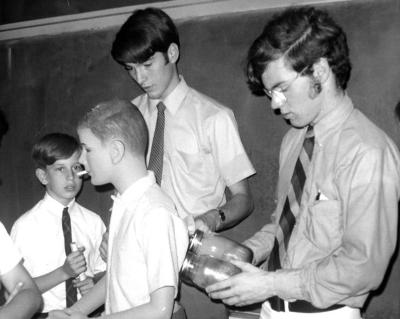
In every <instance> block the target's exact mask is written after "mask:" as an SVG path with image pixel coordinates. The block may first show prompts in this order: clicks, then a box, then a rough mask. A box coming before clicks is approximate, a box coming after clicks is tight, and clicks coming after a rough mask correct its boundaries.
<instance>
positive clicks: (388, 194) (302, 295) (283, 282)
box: [275, 148, 400, 308]
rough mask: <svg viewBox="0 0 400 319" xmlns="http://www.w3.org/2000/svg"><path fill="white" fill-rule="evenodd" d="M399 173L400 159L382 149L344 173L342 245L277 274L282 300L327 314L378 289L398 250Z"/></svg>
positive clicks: (340, 183) (345, 168) (339, 185)
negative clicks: (298, 301)
mask: <svg viewBox="0 0 400 319" xmlns="http://www.w3.org/2000/svg"><path fill="white" fill-rule="evenodd" d="M398 172H399V169H398V165H397V159H396V156H395V155H393V153H392V152H391V151H390V149H389V150H388V149H386V150H381V149H377V148H374V149H372V148H370V149H367V150H365V151H363V152H360V153H359V154H357V156H356V157H355V158H354V159H353V160H352V161H351V163H349V164H348V165H346V166H343V167H341V168H339V170H338V171H337V173H336V180H337V189H338V190H339V196H340V198H338V199H337V200H338V201H339V203H340V205H339V207H340V209H341V210H342V216H343V234H341V245H340V246H339V247H338V249H336V250H335V251H334V252H333V253H331V254H330V255H328V256H327V257H325V258H323V259H320V260H316V261H314V262H312V263H311V264H308V265H307V266H305V267H303V268H302V269H296V270H289V271H288V270H284V271H282V272H281V276H280V275H279V273H278V274H277V276H276V278H275V281H276V283H275V287H276V290H277V291H276V293H277V294H278V295H279V296H280V297H282V298H287V299H290V298H295V299H305V300H308V301H310V302H312V303H313V304H314V305H315V306H317V307H320V308H326V307H329V306H330V305H333V304H348V303H346V299H347V298H349V297H356V296H359V295H362V294H367V293H368V292H369V291H371V290H373V289H376V288H377V287H378V286H379V284H380V283H381V281H382V279H383V276H384V274H385V271H386V268H387V266H388V263H389V261H390V258H391V256H392V254H393V252H394V249H395V246H396V237H397V222H398V215H397V214H398V207H397V203H398V198H399V180H400V176H399V173H398ZM287 278H290V279H291V280H287ZM348 305H350V306H351V304H348ZM355 306H358V305H355Z"/></svg>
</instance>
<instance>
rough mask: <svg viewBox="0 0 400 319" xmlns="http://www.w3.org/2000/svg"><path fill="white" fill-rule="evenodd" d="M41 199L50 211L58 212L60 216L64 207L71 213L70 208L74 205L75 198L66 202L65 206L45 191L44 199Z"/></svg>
mask: <svg viewBox="0 0 400 319" xmlns="http://www.w3.org/2000/svg"><path fill="white" fill-rule="evenodd" d="M43 200H44V202H45V204H46V206H47V207H49V209H50V210H51V211H52V212H55V213H57V214H60V216H61V215H62V212H63V209H64V208H65V207H68V212H69V213H71V210H72V208H73V207H74V204H75V198H74V199H72V200H71V201H70V202H69V203H68V205H67V206H65V205H63V204H61V203H60V202H59V201H58V200H56V199H55V198H53V197H51V195H50V194H49V193H47V192H46V194H45V195H44V199H43Z"/></svg>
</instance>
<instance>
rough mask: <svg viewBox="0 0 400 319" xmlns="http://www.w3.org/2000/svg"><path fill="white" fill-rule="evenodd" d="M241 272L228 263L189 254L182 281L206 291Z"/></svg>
mask: <svg viewBox="0 0 400 319" xmlns="http://www.w3.org/2000/svg"><path fill="white" fill-rule="evenodd" d="M241 271H242V270H241V269H240V268H239V267H237V266H235V265H234V264H232V263H230V262H228V261H225V260H221V259H218V258H215V257H211V256H206V255H195V254H193V253H191V252H187V254H186V257H185V260H184V261H183V265H182V269H181V279H182V280H183V281H184V282H186V283H187V284H190V285H195V286H197V287H199V288H201V289H204V288H206V287H207V286H208V285H211V284H213V283H216V282H218V281H221V280H225V279H227V278H229V277H231V276H233V275H236V274H238V273H240V272H241Z"/></svg>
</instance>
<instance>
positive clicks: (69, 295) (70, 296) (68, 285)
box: [62, 207, 77, 307]
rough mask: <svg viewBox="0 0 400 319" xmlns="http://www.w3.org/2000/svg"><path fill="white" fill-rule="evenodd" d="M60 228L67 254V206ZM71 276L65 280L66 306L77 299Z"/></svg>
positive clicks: (68, 233)
mask: <svg viewBox="0 0 400 319" xmlns="http://www.w3.org/2000/svg"><path fill="white" fill-rule="evenodd" d="M62 229H63V233H64V248H65V256H68V255H69V254H70V253H71V242H72V236H71V219H70V217H69V213H68V207H65V208H64V209H63V214H62ZM72 280H73V278H70V279H68V280H67V281H66V282H65V292H66V301H67V307H70V306H72V305H73V304H74V303H75V302H76V301H77V291H76V288H74V286H73V283H72Z"/></svg>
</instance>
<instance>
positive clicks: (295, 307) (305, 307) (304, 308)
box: [268, 296, 344, 313]
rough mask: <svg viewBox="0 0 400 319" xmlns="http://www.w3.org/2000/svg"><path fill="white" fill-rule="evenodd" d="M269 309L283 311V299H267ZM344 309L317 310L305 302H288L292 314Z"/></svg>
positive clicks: (335, 306)
mask: <svg viewBox="0 0 400 319" xmlns="http://www.w3.org/2000/svg"><path fill="white" fill-rule="evenodd" d="M268 301H269V304H270V305H271V308H272V309H273V310H275V311H285V304H284V301H283V299H281V298H279V297H278V296H274V297H271V298H269V299H268ZM342 307H344V305H333V306H330V307H328V308H324V309H321V308H317V307H315V306H313V305H312V304H311V303H310V302H308V301H305V300H296V301H294V302H288V308H289V309H288V310H289V311H293V312H303V313H313V312H324V311H331V310H335V309H339V308H342Z"/></svg>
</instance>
